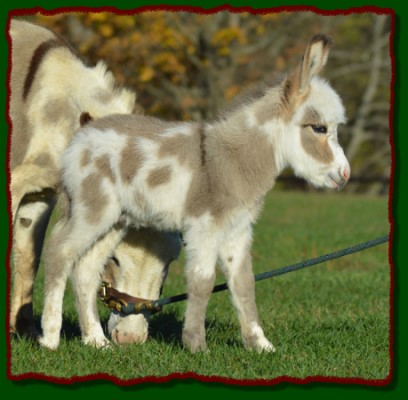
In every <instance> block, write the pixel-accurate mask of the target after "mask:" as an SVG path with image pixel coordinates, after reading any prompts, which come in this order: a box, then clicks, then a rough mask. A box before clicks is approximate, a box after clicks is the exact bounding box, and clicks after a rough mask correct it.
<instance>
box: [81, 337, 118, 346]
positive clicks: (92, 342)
mask: <svg viewBox="0 0 408 400" xmlns="http://www.w3.org/2000/svg"><path fill="white" fill-rule="evenodd" d="M82 342H83V343H84V344H86V345H87V346H92V347H95V348H96V349H108V348H110V347H111V346H112V344H111V342H110V341H109V340H108V339H106V337H102V338H95V337H88V338H83V339H82Z"/></svg>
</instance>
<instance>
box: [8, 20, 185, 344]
mask: <svg viewBox="0 0 408 400" xmlns="http://www.w3.org/2000/svg"><path fill="white" fill-rule="evenodd" d="M9 34H10V45H11V81H10V89H11V93H10V119H11V138H10V140H11V151H10V164H9V167H10V177H11V184H10V192H11V208H12V218H13V219H12V223H13V237H14V242H13V264H14V265H13V272H14V279H13V289H12V296H11V310H10V331H11V332H18V333H20V334H27V335H29V336H34V337H36V336H38V332H37V330H36V327H35V324H34V318H33V309H32V295H33V284H34V279H35V275H36V271H37V269H38V265H39V260H40V255H41V251H42V246H43V242H44V236H45V231H46V228H47V225H48V221H49V218H50V215H51V212H52V210H53V208H54V205H55V203H56V200H57V197H58V195H57V192H58V186H59V183H60V157H61V154H62V152H63V150H64V149H65V148H66V147H67V145H68V143H69V141H70V140H71V138H72V136H73V135H74V132H75V131H76V130H77V129H78V128H79V126H80V123H82V124H84V123H86V122H89V120H90V119H91V118H100V117H102V116H106V115H108V114H111V113H119V114H131V113H133V112H135V107H136V105H135V100H136V96H135V94H134V93H133V92H131V91H129V90H127V89H124V88H118V87H116V85H115V80H114V77H113V75H112V74H111V73H110V72H108V71H107V68H106V66H105V64H104V63H103V62H99V63H98V64H97V65H96V66H95V67H87V66H85V65H84V63H83V62H82V61H81V60H80V58H79V57H78V56H77V54H76V53H75V51H74V50H73V49H72V48H71V47H70V46H69V45H68V44H67V43H66V42H65V41H64V40H62V39H61V38H60V37H58V36H57V35H56V34H55V33H53V32H52V31H50V30H48V29H45V28H44V27H41V26H37V25H34V24H31V23H28V22H25V21H22V20H18V19H12V20H11V23H10V31H9ZM99 164H100V166H101V168H103V160H102V159H101V160H99ZM144 237H145V231H144V232H143V235H142V237H141V236H140V233H138V232H137V231H135V230H131V231H130V232H129V234H128V237H127V238H125V240H124V242H123V244H121V245H120V246H119V247H118V249H117V252H116V254H115V255H114V256H115V257H114V259H115V260H117V261H118V264H119V268H117V266H116V265H115V264H114V263H113V262H110V263H109V266H108V268H109V270H111V273H110V274H109V275H110V276H111V277H112V276H113V277H114V278H115V280H114V282H113V283H114V284H116V289H118V290H120V291H124V292H127V293H128V294H131V295H133V296H136V297H147V298H151V299H155V298H156V299H157V298H158V296H159V292H160V288H161V285H162V283H163V279H164V276H165V271H166V268H167V266H168V264H169V263H170V261H171V260H172V259H174V258H176V257H177V255H178V252H179V249H180V243H179V238H178V237H177V236H176V235H175V234H172V233H157V232H150V233H149V238H150V240H151V243H147V242H146V240H145V239H144ZM94 251H95V252H96V253H97V252H98V251H99V250H98V247H96V248H95V250H94ZM132 259H135V260H136V261H137V263H133V262H132ZM146 264H147V265H146ZM79 267H80V268H83V267H86V266H81V261H79ZM147 268H148V270H149V272H148V273H146V269H147ZM122 273H123V274H122ZM122 275H123V276H122ZM125 277H126V278H125ZM140 282H145V283H146V285H145V286H144V290H143V291H141V289H140V287H141V285H140ZM147 288H148V289H147ZM145 317H146V316H142V315H139V316H130V317H128V318H126V319H125V318H121V317H120V316H116V315H115V316H113V315H112V318H111V321H110V323H109V328H110V331H111V332H112V336H113V339H114V340H115V341H116V342H118V343H128V342H143V341H145V340H146V338H147V320H146V318H145Z"/></svg>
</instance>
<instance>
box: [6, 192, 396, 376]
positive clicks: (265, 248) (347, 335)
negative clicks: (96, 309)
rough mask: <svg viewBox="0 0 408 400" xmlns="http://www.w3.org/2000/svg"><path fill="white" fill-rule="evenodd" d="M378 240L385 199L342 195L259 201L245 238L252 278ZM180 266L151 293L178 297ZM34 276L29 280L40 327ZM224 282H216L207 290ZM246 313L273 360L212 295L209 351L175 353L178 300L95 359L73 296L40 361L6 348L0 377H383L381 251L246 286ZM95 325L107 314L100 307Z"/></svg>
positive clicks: (223, 297)
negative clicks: (247, 344)
mask: <svg viewBox="0 0 408 400" xmlns="http://www.w3.org/2000/svg"><path fill="white" fill-rule="evenodd" d="M388 232H389V222H388V200H387V198H385V197H381V198H378V197H366V196H355V195H347V194H342V193H287V192H279V191H275V192H273V191H272V192H271V193H270V194H269V196H268V198H267V201H266V204H265V207H264V210H263V212H262V214H261V216H260V218H259V221H258V223H257V225H256V226H255V232H254V245H253V251H252V255H253V263H254V272H255V273H259V272H263V271H268V270H271V269H274V268H279V267H281V266H283V265H287V264H292V263H295V262H298V261H301V260H304V259H308V258H312V257H316V256H318V255H321V254H325V253H329V252H332V251H335V250H338V249H341V248H344V247H347V246H350V245H353V244H356V243H360V242H363V241H365V240H368V239H372V238H375V237H377V236H381V235H383V234H385V233H388ZM182 263H183V260H182V257H181V259H180V260H179V261H177V262H176V263H174V264H172V266H171V268H170V272H169V276H168V279H167V281H166V285H165V288H164V293H163V296H164V297H167V296H170V295H175V294H179V293H182V292H184V291H185V281H184V275H183V266H182ZM42 282H43V273H42V269H40V273H39V275H38V279H37V281H36V290H35V313H36V316H38V324H39V321H40V315H41V308H42V293H41V291H42ZM220 282H224V277H223V276H222V274H221V273H219V276H218V279H217V283H220ZM256 294H257V304H258V310H259V314H260V319H261V321H262V325H263V327H264V330H265V333H266V335H267V337H268V338H269V339H270V340H271V341H272V343H273V344H274V346H275V347H276V349H277V351H276V353H274V354H265V353H261V354H258V353H255V352H250V351H247V350H245V349H244V348H243V346H242V343H241V339H240V333H239V327H238V322H237V318H236V315H235V311H234V309H233V306H232V304H231V301H230V297H229V293H228V292H222V293H217V294H214V295H213V296H212V298H211V300H210V303H209V307H208V311H207V340H208V347H209V351H208V352H206V353H201V354H195V355H192V354H190V353H189V352H188V351H187V350H185V349H184V348H183V347H182V344H181V329H182V322H183V313H184V309H185V302H182V303H177V304H172V305H168V306H166V307H165V308H164V310H163V311H162V312H161V313H159V314H156V315H155V316H154V317H153V318H152V322H151V325H150V330H151V333H150V337H149V339H148V341H147V343H145V344H144V345H128V346H124V347H119V346H113V347H112V348H110V349H107V350H96V349H93V348H90V347H87V346H84V345H82V344H81V341H80V337H79V330H78V322H77V316H76V312H75V308H74V302H73V296H72V294H71V292H70V289H69V288H68V290H67V293H66V297H65V303H64V304H65V308H64V329H63V340H62V341H61V345H60V347H59V348H58V349H57V350H56V351H54V352H52V351H49V350H46V349H42V348H39V347H38V346H37V345H36V344H34V343H32V342H30V341H27V340H24V339H19V338H12V340H11V354H12V358H11V373H12V374H13V375H19V374H25V373H38V374H45V375H48V376H53V377H66V378H69V377H75V376H86V375H90V374H99V373H106V374H109V375H112V376H115V377H117V378H119V379H123V380H130V379H132V380H133V379H137V378H143V377H149V376H156V377H164V376H168V375H169V374H172V373H185V372H194V373H196V374H199V375H201V376H207V377H208V376H210V377H222V378H232V379H237V380H248V379H250V380H252V379H257V380H260V379H262V380H271V379H274V378H277V377H281V376H289V377H294V378H305V377H310V376H324V377H341V378H363V379H369V380H372V379H375V380H381V379H385V378H387V376H388V375H389V371H390V353H389V335H390V332H389V318H390V315H389V314H390V312H389V311H390V265H389V260H388V244H382V245H380V246H377V247H375V248H372V249H369V250H365V251H363V252H360V253H357V254H354V255H350V256H347V257H343V258H340V259H337V260H333V261H329V262H327V263H325V264H320V265H318V266H314V267H311V268H308V269H305V270H302V271H298V272H294V273H291V274H287V275H283V276H280V277H276V278H273V279H271V280H265V281H261V282H259V283H257V286H256ZM100 311H101V318H102V320H103V322H104V323H105V322H106V320H107V316H108V312H107V310H105V309H104V308H103V306H102V305H101V307H100Z"/></svg>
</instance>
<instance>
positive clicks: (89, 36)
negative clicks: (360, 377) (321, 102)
mask: <svg viewBox="0 0 408 400" xmlns="http://www.w3.org/2000/svg"><path fill="white" fill-rule="evenodd" d="M24 18H25V19H28V20H31V21H33V22H36V23H39V24H41V25H44V26H48V27H50V28H52V29H53V30H54V31H56V32H58V33H60V34H61V35H62V36H63V37H65V38H66V39H67V40H68V41H69V42H71V43H72V44H73V45H74V47H76V49H77V50H78V51H79V53H80V54H81V55H82V56H83V58H84V60H85V61H86V62H88V63H89V64H95V63H96V62H97V61H98V60H99V59H103V60H105V62H106V63H107V65H108V67H109V69H110V70H111V71H112V72H113V73H114V75H115V77H116V79H117V81H118V82H120V83H122V84H124V85H125V86H127V87H130V88H133V89H134V90H135V91H136V93H137V99H138V103H139V104H140V105H141V106H142V107H143V108H144V110H145V113H146V114H148V115H154V116H158V117H162V118H166V119H173V120H176V119H178V120H180V119H182V120H201V119H208V118H214V117H216V115H217V114H218V113H219V110H222V108H223V107H224V106H226V105H228V103H229V102H230V101H231V100H232V99H233V98H234V97H235V96H236V95H238V94H239V93H240V92H242V91H244V90H245V89H247V88H248V87H250V86H251V85H253V84H256V83H259V82H264V81H266V82H269V81H272V82H273V81H274V80H275V79H276V77H278V76H279V75H280V74H282V73H286V72H287V71H288V69H290V68H292V67H293V66H294V65H296V63H297V62H298V61H299V59H300V57H301V56H302V54H303V51H304V48H305V45H306V44H307V42H308V40H309V38H310V37H311V36H312V35H313V34H315V33H318V32H323V33H326V34H329V35H330V36H332V37H333V39H334V41H335V46H334V48H333V49H332V52H331V55H330V58H329V62H328V66H327V68H326V70H325V72H324V74H325V75H324V76H325V77H326V78H327V79H328V80H329V81H330V82H331V84H332V86H333V87H334V88H335V89H336V91H337V92H338V93H339V94H340V96H341V97H342V99H343V101H344V104H345V106H346V110H347V117H348V123H347V124H346V125H345V126H343V127H341V128H340V130H339V139H340V142H341V143H342V145H343V146H344V148H345V152H346V155H347V157H348V158H349V160H350V162H351V167H352V175H353V176H358V177H360V178H364V179H366V180H370V179H371V178H376V180H375V181H374V182H373V183H371V184H370V185H367V184H361V181H357V182H355V183H350V184H349V185H348V188H347V190H349V191H369V192H371V193H388V183H387V180H388V178H389V177H390V169H391V150H390V132H389V111H390V80H391V56H390V29H391V19H390V16H387V15H377V14H374V13H361V14H350V15H336V16H322V15H318V14H315V13H313V12H279V13H274V12H270V13H267V14H262V15H261V14H258V15H253V14H249V13H232V12H226V11H225V12H219V13H216V14H210V15H202V14H194V13H188V12H171V11H160V12H159V11H150V12H144V13H139V14H134V15H115V14H110V13H106V12H101V13H63V14H56V15H53V16H44V15H40V14H38V15H35V16H29V17H27V16H25V17H24ZM377 178H382V179H383V180H384V181H382V180H379V179H377Z"/></svg>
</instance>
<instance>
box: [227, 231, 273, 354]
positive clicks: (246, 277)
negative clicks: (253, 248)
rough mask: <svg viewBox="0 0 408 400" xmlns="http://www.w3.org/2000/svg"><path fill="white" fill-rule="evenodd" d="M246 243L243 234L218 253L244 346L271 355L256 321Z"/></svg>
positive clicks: (253, 291)
mask: <svg viewBox="0 0 408 400" xmlns="http://www.w3.org/2000/svg"><path fill="white" fill-rule="evenodd" d="M249 243H250V238H249V237H248V235H244V236H243V237H242V238H241V239H239V240H235V241H234V243H233V244H230V245H228V244H224V246H223V248H222V250H221V252H220V261H221V263H222V266H223V268H224V271H225V273H226V276H227V280H228V287H229V290H230V291H231V295H232V300H233V302H234V305H235V307H236V309H237V312H238V319H239V322H240V325H241V334H242V340H243V342H244V345H245V347H246V348H248V349H254V350H257V351H267V352H274V351H275V348H274V347H273V345H272V343H271V342H269V340H268V339H267V338H266V337H265V335H264V332H263V329H262V327H261V325H260V323H259V319H258V311H257V307H256V303H255V280H254V275H253V272H252V263H251V256H250V252H249Z"/></svg>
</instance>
